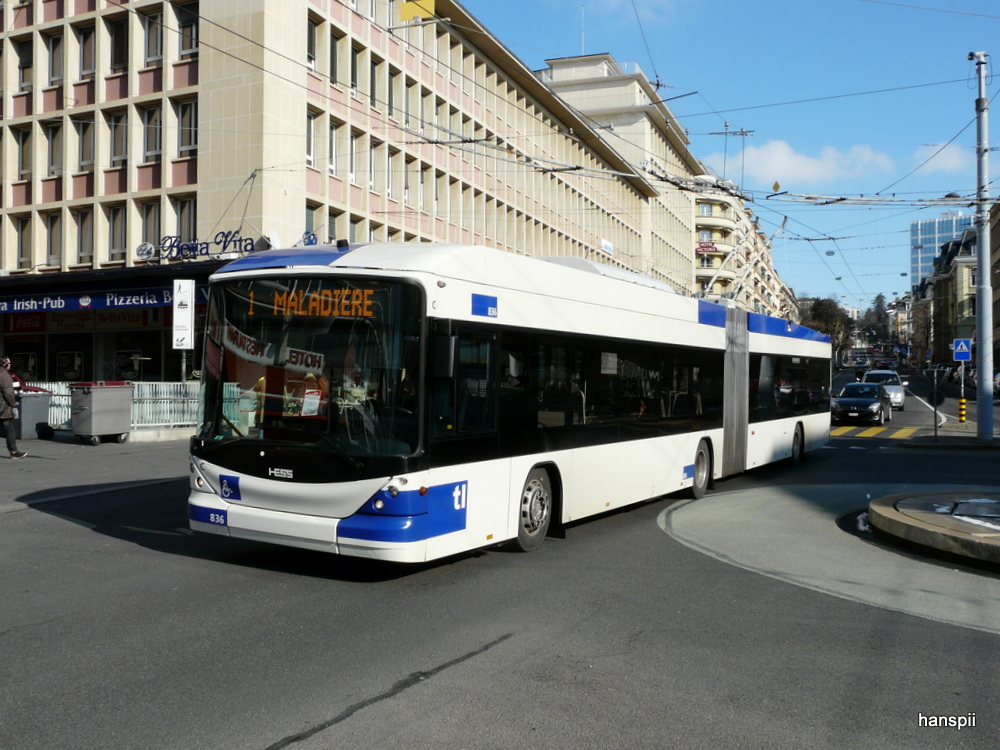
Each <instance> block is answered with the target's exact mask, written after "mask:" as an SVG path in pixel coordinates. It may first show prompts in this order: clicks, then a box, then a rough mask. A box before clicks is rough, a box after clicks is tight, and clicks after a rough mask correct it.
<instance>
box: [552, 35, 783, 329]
mask: <svg viewBox="0 0 1000 750" xmlns="http://www.w3.org/2000/svg"><path fill="white" fill-rule="evenodd" d="M546 62H547V64H548V66H549V67H548V68H546V69H545V70H541V71H539V72H538V76H539V78H540V79H541V80H542V81H544V82H545V83H547V84H548V85H549V87H550V88H551V89H552V90H553V91H554V92H555V93H557V94H558V95H559V96H561V97H562V98H563V99H565V100H566V101H567V102H568V103H570V104H572V105H573V106H574V107H575V108H576V109H578V110H579V111H580V112H582V113H583V114H584V116H585V117H586V118H587V119H588V120H589V121H590V122H591V123H592V125H593V126H594V127H596V128H598V129H599V130H600V131H601V132H602V133H603V134H604V137H605V138H606V139H608V140H609V142H610V143H611V144H612V145H613V146H614V147H615V148H616V149H617V150H619V151H620V152H621V153H622V154H623V155H624V156H625V157H626V158H627V159H628V161H629V162H630V163H632V164H633V165H636V166H637V167H638V168H639V170H640V171H641V172H642V173H644V174H645V175H647V176H648V178H649V179H650V180H652V181H653V183H654V184H655V185H657V186H658V188H660V192H659V194H658V195H657V196H656V197H655V198H653V199H651V201H650V204H651V208H653V209H654V210H650V211H648V212H647V213H646V214H645V215H644V216H643V217H642V221H643V226H644V231H643V238H644V241H645V242H646V243H648V244H647V245H646V246H645V247H644V248H643V253H642V261H641V262H643V263H645V264H646V266H647V267H646V268H643V271H644V272H645V273H648V274H650V275H654V276H658V277H660V278H661V279H662V280H665V281H667V282H668V283H671V284H673V285H674V286H675V287H676V288H679V289H682V290H684V291H688V292H692V293H694V294H696V295H698V296H701V297H705V298H707V299H714V300H717V301H718V300H723V299H725V300H733V302H734V303H735V304H736V305H737V306H738V307H741V308H743V309H746V310H751V311H753V312H760V313H766V314H768V315H776V316H779V317H789V318H791V319H794V320H798V308H797V306H796V305H795V303H794V294H793V293H792V291H791V290H790V289H788V287H787V286H785V284H783V283H782V281H781V279H780V278H779V277H778V274H777V273H776V271H775V269H774V263H773V258H772V255H771V248H770V243H769V241H768V239H767V237H766V236H765V235H764V234H763V233H762V232H761V231H760V229H759V227H758V225H757V221H756V218H755V217H754V215H753V212H752V211H751V210H750V209H749V208H748V207H746V206H745V205H744V203H743V201H742V200H741V199H740V198H739V197H738V194H737V192H736V186H735V185H733V184H732V183H727V182H723V181H720V180H719V179H717V178H716V177H714V176H713V175H711V174H709V172H710V170H709V169H708V168H707V167H705V165H704V164H702V163H701V162H700V161H699V160H698V159H696V158H695V157H694V155H693V154H692V153H691V152H690V150H689V149H688V146H689V143H690V142H689V140H688V138H687V135H686V134H685V133H684V130H683V128H682V127H681V126H680V124H679V123H678V121H677V119H676V118H675V117H674V115H673V113H672V112H671V111H670V108H669V107H668V106H667V103H666V100H665V99H664V97H663V96H662V95H661V94H660V93H659V92H658V90H657V88H656V87H655V86H654V85H653V84H652V83H651V82H650V80H649V79H648V77H647V76H646V75H645V73H644V72H643V71H642V69H641V68H640V67H639V65H638V64H636V63H634V62H628V63H624V62H622V63H619V62H618V61H616V60H615V59H614V58H613V57H612V56H611V55H609V54H594V55H581V56H578V57H566V58H559V59H554V60H547V61H546ZM673 187H676V188H679V189H671V188H673Z"/></svg>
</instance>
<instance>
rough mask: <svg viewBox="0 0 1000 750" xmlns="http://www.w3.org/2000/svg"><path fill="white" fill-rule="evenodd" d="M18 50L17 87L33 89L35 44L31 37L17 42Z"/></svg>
mask: <svg viewBox="0 0 1000 750" xmlns="http://www.w3.org/2000/svg"><path fill="white" fill-rule="evenodd" d="M14 46H15V49H16V50H17V88H18V91H31V85H32V74H31V71H32V64H33V62H34V45H33V44H32V43H31V40H30V39H25V40H24V41H23V42H15V43H14Z"/></svg>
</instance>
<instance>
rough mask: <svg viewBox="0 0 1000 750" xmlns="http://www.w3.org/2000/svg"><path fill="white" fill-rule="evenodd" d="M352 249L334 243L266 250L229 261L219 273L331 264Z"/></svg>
mask: <svg viewBox="0 0 1000 750" xmlns="http://www.w3.org/2000/svg"><path fill="white" fill-rule="evenodd" d="M351 249H352V248H350V247H345V248H343V249H341V248H338V247H336V246H334V245H317V246H311V247H292V248H288V249H287V250H264V251H262V252H259V253H251V254H250V255H247V256H246V257H243V258H239V259H238V260H234V261H233V262H232V263H227V264H226V265H224V266H223V267H222V268H221V269H219V273H223V272H226V273H228V272H229V271H253V270H256V269H260V268H285V267H286V266H329V265H331V264H332V263H335V262H336V261H337V260H339V259H340V258H343V257H344V255H345V254H347V253H349V252H351Z"/></svg>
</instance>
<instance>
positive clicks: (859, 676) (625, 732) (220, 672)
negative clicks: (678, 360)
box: [0, 408, 1000, 750]
mask: <svg viewBox="0 0 1000 750" xmlns="http://www.w3.org/2000/svg"><path fill="white" fill-rule="evenodd" d="M910 411H911V410H910V409H909V408H908V410H907V412H906V414H909V413H910ZM913 411H914V414H917V412H916V410H913ZM92 450H93V451H94V452H92V453H90V454H87V455H88V456H89V457H90V462H91V463H93V464H94V465H95V467H96V465H97V464H99V463H100V462H101V459H102V458H103V455H102V454H101V453H99V452H98V451H100V450H101V449H100V448H98V449H92ZM115 450H118V449H117V448H116V449H115ZM131 450H133V451H136V453H135V454H133V455H134V456H135V457H136V458H135V460H136V461H138V460H140V459H139V458H138V457H139V456H140V453H141V451H142V450H143V449H142V448H140V447H138V446H136V447H134V448H132V449H131ZM986 456H989V458H990V460H984V457H986ZM65 460H67V461H68V460H69V459H68V458H67V459H65ZM21 463H24V462H16V464H12V465H19V464H21ZM997 467H998V462H997V461H996V460H995V454H993V453H984V452H976V451H950V450H914V449H908V448H905V447H901V446H900V445H899V444H898V441H897V442H894V441H892V440H888V439H887V440H881V439H870V440H868V441H860V440H858V441H851V440H846V439H834V440H833V441H831V444H830V446H829V447H828V448H826V449H824V450H821V451H817V452H815V453H813V454H810V456H809V457H808V458H807V460H806V461H805V462H803V463H802V464H800V465H797V466H792V465H780V466H772V467H766V468H765V469H763V470H761V471H757V472H750V473H747V474H744V475H741V476H739V477H736V478H733V479H731V480H727V481H725V482H722V483H720V486H719V487H718V488H716V491H715V493H713V494H710V495H709V496H708V498H707V499H706V500H707V501H708V502H706V503H705V504H704V505H701V506H699V504H698V503H692V504H689V505H685V504H684V503H683V501H681V500H680V499H678V498H666V499H661V500H657V501H654V502H651V503H648V504H645V505H642V506H639V507H637V508H633V509H630V510H628V511H625V512H620V513H615V514H611V515H609V516H606V517H602V518H599V519H596V520H592V521H589V522H586V523H581V524H579V525H576V526H573V527H571V528H570V529H569V530H568V532H567V534H566V538H565V539H550V540H548V541H547V542H546V544H544V545H543V546H542V547H541V549H539V550H538V551H536V552H534V553H531V554H528V555H521V554H515V553H510V552H502V551H497V550H490V551H483V552H479V553H475V554H470V555H466V556H463V557H460V558H456V559H452V560H448V561H446V562H443V563H439V564H434V565H428V566H420V567H415V568H409V567H392V566H380V565H372V564H368V563H363V562H356V561H351V560H341V559H338V558H334V557H330V556H325V555H322V554H319V553H311V552H305V551H299V550H294V549H287V548H278V547H267V546H262V545H256V544H250V543H242V542H227V541H226V540H221V539H220V538H218V537H200V536H198V537H196V536H192V535H191V534H190V533H188V531H187V529H186V520H185V518H186V511H185V498H186V491H185V486H186V485H185V482H186V480H185V479H184V478H182V474H183V471H184V468H183V467H182V468H180V470H179V471H178V472H177V477H178V478H177V479H175V480H168V481H161V482H160V483H156V484H150V485H147V486H144V487H140V488H137V489H129V488H118V489H116V488H114V487H112V488H111V489H109V490H106V491H99V492H98V493H97V494H92V495H87V496H84V497H68V498H67V499H64V500H60V501H53V502H44V503H40V504H37V505H32V506H30V507H22V508H15V509H13V510H11V511H10V512H6V513H0V536H2V538H3V540H4V541H3V545H2V546H0V591H2V592H3V601H4V605H3V607H2V608H0V650H2V654H3V659H2V662H0V663H2V672H0V747H3V748H18V749H19V750H32V749H34V748H45V749H46V750H48V749H50V748H54V747H67V748H108V749H111V748H123V749H125V748H127V749H128V750H138V749H139V748H157V749H162V748H212V749H213V750H226V749H228V748H233V749H239V750H247V749H253V748H262V749H263V748H278V747H288V748H295V749H296V750H300V749H306V748H308V749H310V750H311V749H315V748H342V747H380V748H382V747H385V748H414V747H436V748H508V747H511V746H521V747H532V748H534V747H539V748H542V747H544V748H607V747H636V748H664V747H684V748H721V747H725V748H729V747H740V748H844V747H851V748H900V747H907V748H941V747H959V746H960V747H969V748H991V749H992V748H994V747H995V746H996V737H997V736H998V732H1000V701H998V698H997V696H998V694H1000V691H998V689H997V688H998V684H997V683H998V681H1000V669H998V666H1000V665H998V663H997V662H998V661H1000V638H998V636H997V635H996V633H995V630H996V628H995V627H993V628H992V630H991V623H996V622H1000V596H998V591H997V587H998V583H1000V578H998V576H997V572H996V571H993V570H989V569H986V570H978V569H974V568H969V567H967V566H963V565H961V564H960V563H955V562H953V561H943V560H938V559H929V558H926V557H923V556H921V555H919V554H914V553H913V552H912V551H909V550H897V549H893V548H883V547H880V546H878V543H877V542H876V541H874V540H872V539H867V538H864V537H859V536H855V535H852V534H849V533H847V532H845V531H842V530H840V529H839V528H838V527H837V526H836V522H837V515H838V512H839V511H836V508H838V507H840V506H837V505H836V503H834V506H835V509H834V510H831V509H830V507H827V506H824V505H823V504H822V503H816V502H811V501H810V497H812V496H813V495H814V494H816V493H820V494H822V493H827V494H824V495H823V496H824V497H827V496H828V494H829V489H828V488H830V487H831V486H838V485H839V486H842V487H843V488H844V491H845V497H846V498H847V499H848V502H846V503H842V505H843V507H849V506H850V507H853V506H854V505H855V504H856V503H855V502H854V498H858V499H859V500H860V498H861V496H862V495H863V494H864V493H865V492H866V491H867V490H869V489H872V488H883V487H890V486H899V485H904V486H922V485H924V484H927V483H928V482H931V483H941V482H945V483H949V484H953V485H954V486H956V487H958V486H963V485H980V486H997V485H998V484H1000V481H998V480H1000V476H998V471H1000V469H998V468H997ZM0 468H2V469H4V470H7V469H8V465H7V464H4V465H3V466H2V467H0ZM95 470H96V468H95ZM83 471H84V469H82V468H81V469H80V472H81V473H83ZM108 473H109V472H108V471H103V473H102V480H107V479H108V478H109V477H107V476H104V475H106V474H108ZM769 501H773V502H769ZM790 508H793V510H790ZM748 509H749V511H748ZM692 510H697V511H698V512H697V514H695V515H693V516H692V515H688V516H687V517H684V518H683V519H682V514H684V513H688V514H690V513H691V511H692ZM748 513H749V515H748ZM802 513H804V514H805V517H806V518H807V519H808V521H809V523H808V524H807V525H804V526H800V525H799V524H800V523H802V519H801V518H800V517H799V516H798V514H802ZM706 514H707V515H711V516H714V518H713V520H712V523H711V524H710V525H708V526H706V525H705V523H704V518H703V517H702V516H704V515H706ZM741 514H742V515H741ZM668 516H672V521H671V522H670V523H667V520H666V519H667V517H668ZM679 519H682V520H683V522H684V528H683V535H684V536H685V538H683V539H682V538H680V537H681V536H682V534H681V533H680V528H679V524H678V521H679ZM750 520H753V521H754V524H753V527H752V528H751V527H750V526H749V523H748V522H749V521H750ZM807 527H811V530H810V528H807ZM672 534H673V535H672ZM697 535H701V536H700V537H698V538H697V540H696V541H698V544H692V543H691V542H692V537H695V536H697ZM712 535H715V536H716V539H715V540H714V541H712V540H711V537H712ZM736 542H738V543H739V547H738V549H736V550H734V549H731V548H727V546H726V545H727V544H734V543H736ZM736 552H738V553H739V555H749V556H752V558H751V559H750V560H749V561H748V560H747V559H742V558H741V557H740V556H739V555H737V554H736ZM767 565H770V566H771V567H772V568H773V569H771V570H767V569H763V568H764V567H765V566H767ZM775 571H777V573H779V574H778V575H774V574H773V573H775ZM803 571H804V572H803ZM949 571H951V572H949ZM864 575H867V576H869V577H870V578H873V579H874V580H875V581H876V583H878V582H879V581H880V582H881V586H880V588H882V589H884V592H883V594H882V595H880V596H881V598H880V596H875V595H871V596H869V597H868V598H867V599H866V598H865V597H862V596H854V597H846V596H843V595H841V594H840V593H838V592H836V591H834V590H832V589H833V584H835V583H836V584H838V585H851V582H852V581H857V580H858V579H859V577H862V576H864ZM796 576H798V578H800V579H801V578H809V579H813V580H806V581H803V580H796ZM949 578H954V580H955V581H961V582H962V586H961V587H959V586H957V585H956V586H955V587H953V589H954V591H953V595H957V592H959V591H961V592H962V596H963V597H967V596H968V593H967V592H968V591H970V590H972V591H975V590H976V589H975V586H974V585H973V586H972V587H971V589H970V587H969V585H968V583H969V581H970V580H971V581H972V582H973V584H975V583H978V584H980V586H979V593H978V597H977V598H976V599H975V601H974V602H972V604H971V605H970V606H972V607H973V608H974V609H976V611H977V613H978V615H979V616H980V617H981V618H982V619H983V621H984V622H985V623H986V627H983V626H982V623H979V624H976V623H966V624H963V623H962V622H961V621H960V620H958V619H956V618H953V620H954V621H952V622H945V621H942V619H941V618H935V617H934V616H932V615H930V614H927V613H924V614H913V613H911V612H908V611H905V608H901V607H898V606H892V603H891V602H888V603H887V602H886V601H885V598H886V597H889V598H891V597H893V596H894V594H893V592H896V595H898V596H900V597H902V595H903V594H904V593H905V594H906V596H909V597H911V598H916V599H920V598H921V597H920V592H922V591H925V590H926V591H929V590H930V589H929V588H928V586H929V585H930V582H931V581H932V580H933V581H934V582H935V585H938V583H937V582H938V581H940V580H941V579H944V580H945V589H946V592H947V588H948V587H947V581H948V580H949ZM868 586H869V587H870V586H871V584H868ZM863 587H864V584H862V588H863ZM869 593H870V592H869ZM939 604H940V602H939ZM945 605H947V602H945ZM921 715H923V716H924V717H925V718H926V717H928V716H933V717H940V716H944V717H955V720H956V721H957V719H958V718H959V717H963V718H964V719H965V720H966V721H969V720H970V717H971V718H972V719H974V721H975V726H974V727H966V728H964V729H958V728H957V727H928V726H921V721H922V720H921ZM925 723H926V721H925Z"/></svg>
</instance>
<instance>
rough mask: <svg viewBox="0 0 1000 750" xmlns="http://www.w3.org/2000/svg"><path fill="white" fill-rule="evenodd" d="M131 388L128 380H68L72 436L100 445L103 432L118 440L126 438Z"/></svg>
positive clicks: (129, 424)
mask: <svg viewBox="0 0 1000 750" xmlns="http://www.w3.org/2000/svg"><path fill="white" fill-rule="evenodd" d="M132 391H133V386H132V382H131V381H129V380H108V381H105V380H99V381H95V382H90V383H70V384H69V395H70V422H72V424H73V437H74V438H75V439H77V440H80V441H83V442H88V443H90V444H91V445H100V444H101V438H102V437H105V436H108V437H113V438H114V439H115V440H117V441H118V442H119V443H124V442H125V441H126V440H128V434H129V432H130V431H131V429H132Z"/></svg>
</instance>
